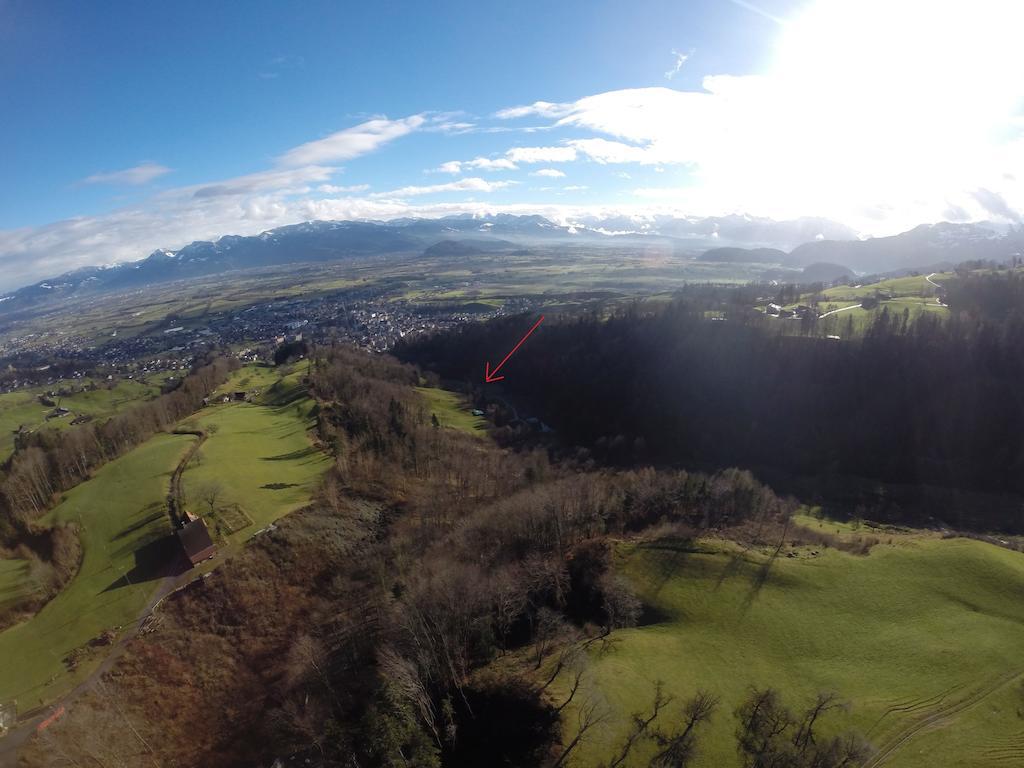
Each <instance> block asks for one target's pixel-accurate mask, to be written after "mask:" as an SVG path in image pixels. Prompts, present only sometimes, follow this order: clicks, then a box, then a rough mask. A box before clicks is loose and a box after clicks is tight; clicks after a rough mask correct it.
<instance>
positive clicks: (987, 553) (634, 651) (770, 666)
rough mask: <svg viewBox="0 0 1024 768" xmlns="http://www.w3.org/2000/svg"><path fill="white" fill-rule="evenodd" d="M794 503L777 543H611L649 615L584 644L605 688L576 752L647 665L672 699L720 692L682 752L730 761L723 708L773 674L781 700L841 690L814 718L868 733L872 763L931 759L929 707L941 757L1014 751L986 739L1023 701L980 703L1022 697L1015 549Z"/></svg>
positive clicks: (1007, 726)
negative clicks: (832, 517)
mask: <svg viewBox="0 0 1024 768" xmlns="http://www.w3.org/2000/svg"><path fill="white" fill-rule="evenodd" d="M798 519H799V521H800V524H801V525H800V526H799V527H794V528H793V529H791V531H790V533H789V534H788V537H787V540H786V544H785V546H783V548H782V549H781V550H780V551H778V552H775V545H774V544H772V545H770V546H769V545H765V546H762V547H759V548H758V547H755V548H753V549H751V550H741V549H739V548H737V547H735V546H733V545H731V544H730V543H728V542H721V541H715V540H707V541H700V542H697V543H689V542H680V541H676V542H673V541H660V542H659V541H652V542H646V543H638V544H626V545H623V546H621V547H620V548H619V549H618V550H617V560H618V562H619V563H620V567H621V572H622V574H623V575H624V576H625V578H627V579H629V581H630V583H631V584H632V585H633V586H634V587H635V588H636V589H637V593H638V595H639V596H640V597H641V599H642V600H643V601H644V603H645V604H646V605H647V606H648V610H649V611H650V613H651V614H652V615H653V616H654V617H656V618H654V619H653V620H652V622H651V623H649V624H646V625H644V626H640V627H637V628H634V629H628V630H623V631H621V632H619V633H617V635H616V641H615V643H614V644H613V645H612V646H611V647H610V648H609V649H607V650H605V651H601V650H596V649H595V650H593V651H592V652H591V653H590V654H589V661H590V666H589V670H590V674H591V675H592V676H591V678H590V683H589V686H590V688H589V690H588V691H587V692H586V693H587V694H588V695H590V696H591V697H598V696H599V697H602V698H604V699H605V700H607V702H608V706H609V708H610V710H611V712H612V714H611V715H610V717H609V719H608V720H607V721H606V724H605V727H603V728H602V729H601V732H600V733H599V734H598V735H597V736H595V737H594V738H592V739H591V740H590V741H589V743H588V744H586V746H585V747H584V750H583V753H582V755H581V757H580V762H581V764H584V765H595V764H597V763H598V762H599V761H600V760H601V758H602V757H603V756H605V755H608V754H612V753H614V750H615V747H616V745H617V744H618V743H619V742H620V741H621V739H622V738H623V737H624V734H625V732H626V729H627V725H628V718H629V715H630V714H631V713H633V712H639V711H643V710H644V709H645V708H646V707H649V706H650V699H651V697H652V695H653V694H652V692H653V682H654V681H655V680H662V681H664V682H665V684H666V687H665V691H666V693H668V694H670V695H675V696H676V697H677V699H680V700H682V699H685V698H687V697H688V696H690V695H692V693H693V692H694V691H697V690H708V691H712V692H714V693H715V694H716V695H717V696H718V697H719V698H720V701H719V705H718V708H717V711H716V713H715V716H714V718H713V719H712V721H711V724H710V726H709V729H708V731H707V734H706V737H705V738H704V739H703V741H702V742H701V745H700V750H699V752H700V757H699V759H698V760H697V761H696V762H695V764H694V765H695V766H706V767H708V768H710V767H711V766H720V767H721V768H726V767H727V766H739V765H740V762H739V760H738V758H737V755H736V749H735V743H734V738H733V731H734V730H735V727H736V721H735V719H734V717H733V710H734V709H735V708H736V707H737V706H738V705H739V703H740V701H741V699H742V698H743V696H744V695H745V693H746V691H747V687H748V686H750V685H761V686H772V687H774V688H775V689H776V690H778V691H779V692H780V693H781V695H782V698H783V700H784V701H786V703H788V704H790V705H791V706H794V707H799V706H803V704H804V703H805V702H807V701H809V700H811V699H812V698H813V697H814V696H815V694H817V693H818V692H819V691H834V692H836V693H838V694H839V696H840V697H841V698H842V699H843V700H845V701H846V702H849V710H848V712H840V713H837V714H834V715H832V716H831V717H830V722H828V723H827V725H826V726H825V727H826V728H827V729H829V732H835V731H842V730H845V729H847V728H856V729H857V730H858V731H860V732H861V733H863V734H865V735H866V736H867V737H868V738H869V739H870V740H871V741H872V742H873V744H874V745H875V747H876V748H877V749H879V750H880V757H879V760H878V761H877V762H869V764H870V765H883V764H884V765H892V766H901V767H906V768H926V767H927V766H931V765H934V764H935V763H934V755H935V752H934V744H935V742H936V741H937V739H936V738H935V736H936V734H937V732H936V731H934V730H931V729H929V728H928V727H927V725H928V724H929V723H933V722H936V718H937V717H941V718H942V719H941V722H942V729H941V733H942V734H944V738H943V739H942V741H943V742H944V743H945V744H946V751H944V752H943V759H942V765H943V766H977V767H978V768H981V767H982V766H993V768H994V767H995V766H999V765H1005V764H1006V763H1005V762H1003V761H1004V760H1010V759H1012V758H1014V757H1016V758H1017V759H1024V745H1021V747H1019V748H1018V749H1017V750H1016V751H1014V750H1012V749H1006V750H1003V751H1002V752H997V751H996V750H995V749H993V748H994V747H996V746H997V745H999V744H1000V743H1003V742H1008V741H1010V740H1012V739H1013V737H1014V736H1016V735H1017V734H1019V731H1020V717H1019V715H1018V714H1017V712H1015V711H1014V710H1013V707H1012V704H1011V706H1005V705H1004V706H999V707H994V706H992V704H993V702H994V701H996V700H998V698H999V695H1000V694H1005V695H1006V696H1007V697H1008V698H1007V699H1006V701H1007V702H1011V701H1014V700H1015V701H1016V702H1017V706H1018V707H1019V706H1020V704H1021V703H1024V699H1022V698H1021V697H1022V696H1024V665H1022V664H1021V662H1020V659H1019V658H1018V654H1017V653H1016V649H1017V648H1018V647H1019V646H1020V644H1021V643H1024V607H1022V606H1020V605H1019V603H1018V601H1016V600H1014V599H1013V598H1012V595H1014V594H1015V593H1017V592H1019V591H1020V590H1021V589H1024V555H1021V554H1020V553H1017V552H1007V551H1005V550H1000V549H998V548H997V547H994V546H992V545H990V544H983V543H980V542H976V541H969V540H962V539H951V540H941V539H938V538H937V537H933V536H920V535H912V534H909V533H907V532H899V531H895V532H894V531H886V530H880V531H871V530H869V529H863V528H862V530H861V532H860V533H859V534H858V533H853V532H851V531H850V528H849V527H848V526H845V525H842V524H835V523H829V522H828V521H818V520H814V519H812V518H806V517H802V518H798ZM802 526H807V528H808V529H810V530H811V531H812V532H813V533H814V534H815V535H818V534H820V533H825V534H826V535H828V536H832V537H834V539H833V543H837V542H838V543H840V544H841V543H842V541H843V540H847V541H852V540H854V539H860V540H863V539H864V538H867V539H868V540H871V541H879V542H880V543H878V544H876V545H875V546H874V547H873V548H872V549H871V551H870V553H869V554H867V555H857V554H850V553H847V552H843V551H840V550H838V549H835V548H830V547H827V545H825V546H823V544H822V543H820V542H815V541H814V539H813V538H812V539H810V540H807V539H804V543H801V536H802V534H801V531H802V530H805V529H804V528H803V527H802ZM837 532H839V533H837ZM738 670H742V673H740V674H737V671H738ZM563 690H564V689H563ZM559 695H564V693H563V691H562V690H560V692H559ZM586 700H587V699H586V698H585V697H582V696H581V698H580V701H586ZM972 708H973V710H981V709H983V708H984V709H985V711H986V717H985V725H984V728H983V730H979V729H978V728H977V727H976V726H972V725H970V724H969V723H970V720H969V717H970V715H971V712H972V711H973V710H972ZM573 718H574V714H570V715H569V720H570V722H571V721H572V720H573ZM571 733H572V732H571V731H570V734H571ZM954 734H959V737H960V738H958V739H957V738H953V735H954ZM968 736H970V737H971V738H967V737H968ZM907 737H909V738H907ZM904 739H906V740H904ZM975 745H977V747H976V746H975ZM890 749H891V750H892V751H891V752H890V751H889V750H890ZM651 754H652V750H650V749H649V748H645V749H643V751H641V750H639V749H638V750H637V755H636V758H637V759H635V760H632V761H630V762H629V763H628V764H629V765H637V766H640V765H646V758H649V756H650V755H651Z"/></svg>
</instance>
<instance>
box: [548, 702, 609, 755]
mask: <svg viewBox="0 0 1024 768" xmlns="http://www.w3.org/2000/svg"><path fill="white" fill-rule="evenodd" d="M607 719H608V713H607V712H606V711H605V709H604V708H603V707H601V706H600V705H599V704H598V702H596V701H594V700H593V699H587V700H586V701H584V702H583V703H582V704H581V705H580V708H579V711H578V712H577V713H576V733H575V735H574V736H573V737H572V740H571V741H570V742H569V743H568V744H567V745H566V747H565V749H563V750H562V754H560V755H559V756H558V759H557V760H555V762H554V763H553V764H552V768H558V766H560V765H562V764H563V763H564V762H565V761H566V760H568V759H569V755H571V754H572V752H573V750H575V749H576V747H578V746H579V745H580V742H582V741H583V739H584V738H585V737H586V735H587V733H589V732H590V730H591V729H592V728H594V727H595V726H598V725H600V724H601V723H603V722H604V721H605V720H607Z"/></svg>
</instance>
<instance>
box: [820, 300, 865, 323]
mask: <svg viewBox="0 0 1024 768" xmlns="http://www.w3.org/2000/svg"><path fill="white" fill-rule="evenodd" d="M848 309H860V304H851V305H850V306H849V307H840V308H839V309H833V310H832V311H831V312H826V313H825V314H823V315H818V319H819V320H821V319H822V318H825V317H828V316H829V315H834V314H836V312H845V311H846V310H848Z"/></svg>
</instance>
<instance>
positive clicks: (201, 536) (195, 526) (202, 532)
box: [178, 520, 213, 559]
mask: <svg viewBox="0 0 1024 768" xmlns="http://www.w3.org/2000/svg"><path fill="white" fill-rule="evenodd" d="M178 538H179V539H180V540H181V546H182V547H183V548H184V550H185V554H186V555H188V556H189V558H190V559H192V558H195V556H196V555H199V554H202V553H203V552H204V551H205V550H208V549H212V548H213V539H211V538H210V532H209V531H208V530H206V523H204V522H203V521H202V520H194V521H193V522H191V523H189V524H188V525H186V526H184V527H182V528H181V529H179V530H178Z"/></svg>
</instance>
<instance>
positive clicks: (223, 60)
mask: <svg viewBox="0 0 1024 768" xmlns="http://www.w3.org/2000/svg"><path fill="white" fill-rule="evenodd" d="M1022 22H1024V3H1022V2H1019V0H970V1H969V2H968V1H967V0H751V1H749V2H748V1H747V0H693V1H692V2H688V1H687V0H674V2H645V1H644V0H632V1H631V2H629V3H623V2H615V3H612V2H601V1H600V0H589V1H586V2H584V1H577V0H560V1H559V2H556V3H552V2H550V0H548V1H547V2H529V1H528V0H519V1H518V2H515V3H507V2H502V3H489V2H481V1H480V0H477V1H475V2H440V1H439V2H436V3H422V2H415V3H414V2H409V3H400V2H388V1H387V0H378V2H374V3H355V2H345V3H343V2H317V1H306V2H287V3H286V2H261V1H260V0H248V2H246V3H244V4H235V3H210V2H187V1H183V2H174V3H138V2H113V1H111V2H104V3H78V2H47V0H0V147H2V150H0V289H2V290H8V289H11V288H14V287H17V286H19V285H24V284H27V283H29V282H31V281H34V280H38V279H42V278H45V277H51V276H54V275H56V274H59V273H61V272H64V271H68V270H70V269H75V268H78V267H82V266H88V265H95V264H111V263H116V262H121V261H131V260H135V259H139V258H143V257H145V256H146V255H148V254H149V253H150V252H152V251H153V250H155V249H157V248H171V249H175V248H180V247H181V246H183V245H186V244H187V243H189V242H191V241H193V240H202V239H215V238H216V237H219V236H222V235H226V234H243V235H245V234H255V233H258V232H261V231H264V230H266V229H270V228H273V227H276V226H281V225H285V224H292V223H296V222H299V221H305V220H310V219H351V218H369V219H388V218H395V217H399V216H442V215H448V214H456V213H479V214H486V213H496V212H513V213H540V214H543V215H546V216H549V217H551V218H552V219H554V220H557V221H563V222H570V221H572V220H573V218H574V217H579V216H583V215H603V214H609V215H612V214H622V213H625V214H629V215H633V216H636V217H645V216H650V215H653V214H655V213H672V214H677V215H686V216H707V215H723V214H728V213H740V214H749V215H756V216H767V217H773V218H777V219H788V218H796V217H799V216H822V217H827V218H831V219H834V220H836V221H839V222H842V223H845V224H847V225H849V226H852V227H853V228H854V229H856V230H857V231H858V232H861V233H862V234H863V235H864V236H872V235H884V234H891V233H894V232H898V231H902V230H905V229H908V228H910V227H912V226H914V225H916V224H919V223H924V222H931V221H941V220H950V221H976V220H993V221H1000V222H1003V223H1015V224H1016V223H1019V217H1020V215H1021V213H1022V212H1024V188H1022V187H1021V179H1022V178H1024V135H1022V132H1024V109H1022V107H1024V46H1022V45H1020V42H1019V36H1020V30H1021V29H1022V28H1024V24H1022Z"/></svg>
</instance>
